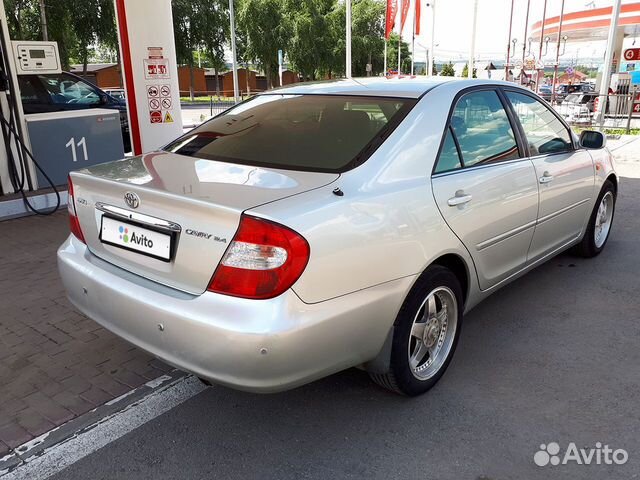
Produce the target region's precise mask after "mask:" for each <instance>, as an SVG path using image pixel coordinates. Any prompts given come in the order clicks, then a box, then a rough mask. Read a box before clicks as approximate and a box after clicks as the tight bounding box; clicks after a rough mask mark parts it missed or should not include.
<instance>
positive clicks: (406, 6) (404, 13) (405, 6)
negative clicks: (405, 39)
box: [400, 0, 411, 33]
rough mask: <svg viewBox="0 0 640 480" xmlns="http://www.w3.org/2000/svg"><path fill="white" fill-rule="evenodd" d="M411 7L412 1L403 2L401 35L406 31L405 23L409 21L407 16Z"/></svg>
mask: <svg viewBox="0 0 640 480" xmlns="http://www.w3.org/2000/svg"><path fill="white" fill-rule="evenodd" d="M410 5H411V0H402V12H401V15H400V33H402V30H404V22H406V21H407V15H408V14H409V6H410Z"/></svg>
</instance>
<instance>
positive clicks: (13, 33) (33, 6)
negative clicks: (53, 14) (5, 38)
mask: <svg viewBox="0 0 640 480" xmlns="http://www.w3.org/2000/svg"><path fill="white" fill-rule="evenodd" d="M4 8H5V11H6V15H7V24H8V26H9V36H10V37H11V38H12V39H13V40H42V33H41V31H40V8H39V6H38V4H37V2H35V1H34V0H5V2H4Z"/></svg>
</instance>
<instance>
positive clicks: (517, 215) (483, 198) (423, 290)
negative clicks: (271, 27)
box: [58, 78, 618, 395]
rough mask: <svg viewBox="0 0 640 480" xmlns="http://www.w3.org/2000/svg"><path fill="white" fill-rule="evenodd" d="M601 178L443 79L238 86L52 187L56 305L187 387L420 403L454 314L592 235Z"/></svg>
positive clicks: (512, 111)
mask: <svg viewBox="0 0 640 480" xmlns="http://www.w3.org/2000/svg"><path fill="white" fill-rule="evenodd" d="M617 191H618V178H617V176H616V173H615V169H614V164H613V161H612V158H611V154H610V153H609V151H608V150H607V149H606V148H605V139H604V137H603V135H602V134H601V133H599V132H592V131H585V132H583V133H582V135H581V136H580V138H577V137H576V136H575V135H574V134H573V133H572V132H571V130H570V129H569V127H568V126H567V125H566V123H565V122H564V121H563V120H562V118H560V117H559V116H558V115H557V114H556V113H555V112H554V111H553V110H552V109H551V108H549V106H548V105H547V104H546V103H545V102H544V101H542V100H541V99H540V98H539V97H537V96H536V95H535V94H533V93H531V92H530V91H528V90H525V89H523V88H520V87H518V86H515V85H513V84H509V83H502V82H490V81H470V80H448V81H447V80H444V79H441V78H423V79H416V78H413V79H397V78H394V79H386V78H373V79H366V80H340V81H332V82H326V83H311V84H299V85H296V86H292V87H288V88H284V89H279V90H275V91H271V92H267V93H265V94H262V95H258V96H256V97H254V98H252V99H250V100H248V101H246V102H243V103H241V104H239V105H237V106H236V107H234V108H232V109H230V110H228V111H227V112H225V113H223V114H221V115H219V116H217V117H215V118H214V119H212V120H210V121H209V122H206V123H204V124H203V125H201V126H200V127H198V128H196V129H194V130H192V131H190V132H189V133H187V134H185V135H184V136H182V137H181V138H179V139H177V140H175V141H173V142H171V143H170V144H168V145H167V146H166V147H165V148H163V149H162V150H161V151H157V152H152V153H148V154H145V155H142V156H138V157H134V158H129V159H125V160H121V161H118V162H114V163H108V164H103V165H99V166H94V167H91V168H87V169H84V170H80V171H77V172H74V173H72V174H71V175H70V178H69V215H70V225H71V235H70V236H69V238H68V239H67V241H66V242H65V243H64V244H63V245H62V246H61V247H60V249H59V251H58V264H59V269H60V274H61V277H62V280H63V282H64V285H65V287H66V290H67V292H68V295H69V298H70V299H71V301H72V302H73V304H74V305H75V306H76V307H77V308H78V309H79V310H80V311H82V312H83V313H85V314H86V315H87V316H89V317H90V318H92V319H94V320H95V321H97V322H98V323H100V324H101V325H103V326H104V327H105V328H107V329H109V330H111V331H113V332H115V333H116V334H117V335H120V336H121V337H123V338H124V339H126V340H128V341H129V342H131V343H133V344H135V345H137V346H139V347H140V348H142V349H144V350H146V351H148V352H150V353H152V354H153V355H155V356H157V357H159V358H161V359H162V360H164V361H165V362H167V363H169V364H172V365H174V366H176V367H178V368H181V369H183V370H186V371H189V372H193V373H194V374H195V375H197V376H198V377H200V378H201V379H203V380H205V381H207V382H214V383H219V384H223V385H227V386H231V387H234V388H239V389H244V390H250V391H257V392H273V391H278V390H284V389H288V388H293V387H295V386H298V385H301V384H304V383H307V382H310V381H312V380H315V379H318V378H320V377H323V376H326V375H329V374H331V373H334V372H337V371H340V370H343V369H346V368H349V367H354V366H359V367H361V368H364V369H366V370H367V371H368V372H369V373H370V374H371V377H372V378H373V380H374V381H376V382H377V383H379V384H380V385H382V386H384V387H386V388H388V389H391V390H393V391H396V392H399V393H402V394H406V395H418V394H421V393H423V392H425V391H426V390H428V389H429V388H431V387H432V386H433V385H434V384H435V383H436V382H437V381H438V379H439V378H440V377H441V376H442V375H443V373H444V371H445V369H446V368H447V366H448V364H449V362H450V360H451V357H452V355H453V352H454V350H455V347H456V343H457V341H458V338H459V336H460V328H461V326H462V318H463V313H464V312H467V311H469V310H470V309H471V308H472V307H474V306H475V305H476V304H478V302H480V301H481V300H482V299H484V298H485V297H487V296H488V295H490V294H491V293H493V292H495V291H496V290H498V289H499V288H500V287H502V286H504V285H506V284H507V283H509V282H510V281H512V280H514V279H515V278H517V277H519V276H520V275H522V274H524V273H525V272H527V271H528V270H531V269H532V268H534V267H536V266H538V265H540V264H541V263H543V262H545V261H546V260H548V259H549V258H551V257H553V256H554V255H556V254H558V253H559V252H561V251H563V250H566V249H569V248H573V250H574V251H575V252H576V253H577V254H579V255H582V256H585V257H592V256H595V255H597V254H599V253H600V252H601V251H602V249H603V248H604V247H605V244H606V242H607V238H608V237H609V233H610V229H611V225H612V221H613V214H614V208H615V203H616V195H617Z"/></svg>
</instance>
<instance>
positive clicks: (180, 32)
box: [171, 0, 200, 100]
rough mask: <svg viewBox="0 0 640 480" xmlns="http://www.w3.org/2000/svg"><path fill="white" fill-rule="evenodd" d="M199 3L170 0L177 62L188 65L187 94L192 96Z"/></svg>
mask: <svg viewBox="0 0 640 480" xmlns="http://www.w3.org/2000/svg"><path fill="white" fill-rule="evenodd" d="M199 6H200V5H199V4H198V3H197V2H196V1H194V0H172V2H171V7H172V13H173V31H174V37H175V42H176V60H177V62H178V64H181V65H187V66H188V67H189V96H190V97H191V100H193V98H194V92H193V90H194V86H193V85H194V79H193V78H194V77H193V67H194V60H193V52H194V51H195V50H197V49H198V47H199V45H200V36H199V32H198V18H199V15H200V9H199Z"/></svg>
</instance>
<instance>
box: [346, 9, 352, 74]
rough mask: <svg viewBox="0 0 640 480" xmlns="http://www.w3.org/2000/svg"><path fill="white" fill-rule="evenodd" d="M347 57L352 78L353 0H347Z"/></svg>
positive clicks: (347, 69) (347, 70) (347, 71)
mask: <svg viewBox="0 0 640 480" xmlns="http://www.w3.org/2000/svg"><path fill="white" fill-rule="evenodd" d="M346 30H347V48H346V50H347V58H346V74H347V78H351V0H347V25H346Z"/></svg>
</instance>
